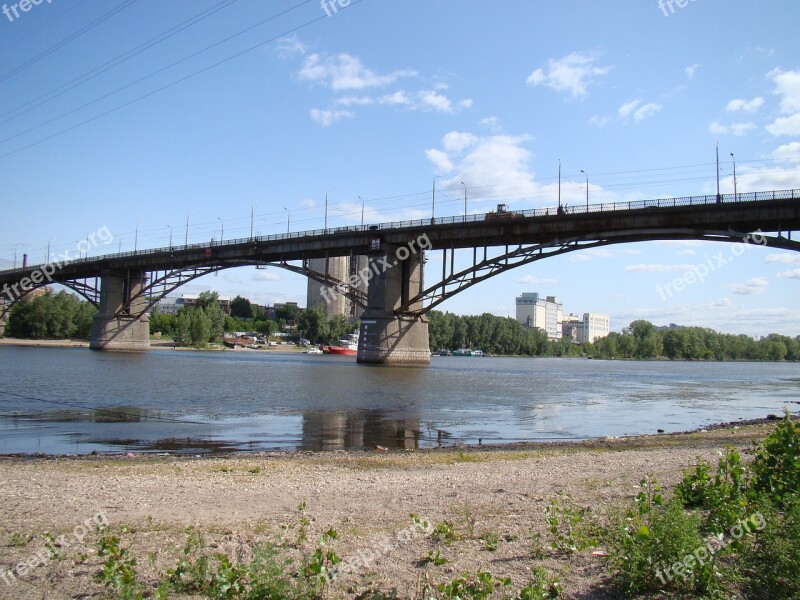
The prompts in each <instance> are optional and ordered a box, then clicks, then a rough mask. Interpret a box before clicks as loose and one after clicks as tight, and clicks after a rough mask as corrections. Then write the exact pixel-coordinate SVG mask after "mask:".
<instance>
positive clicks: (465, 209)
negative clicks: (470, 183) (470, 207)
mask: <svg viewBox="0 0 800 600" xmlns="http://www.w3.org/2000/svg"><path fill="white" fill-rule="evenodd" d="M461 185H463V186H464V220H465V221H466V220H467V184H466V183H464V182H463V181H462V182H461Z"/></svg>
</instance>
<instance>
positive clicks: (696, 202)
mask: <svg viewBox="0 0 800 600" xmlns="http://www.w3.org/2000/svg"><path fill="white" fill-rule="evenodd" d="M792 198H800V190H798V189H791V190H772V191H765V192H746V193H740V194H720V195H719V196H717V195H716V194H711V195H706V196H683V197H675V198H656V199H651V200H634V201H631V202H603V203H599V204H589V205H586V204H575V205H571V206H569V205H566V204H564V205H562V206H561V207H548V208H535V209H529V210H521V211H509V212H508V213H500V214H498V213H494V212H488V213H480V214H473V215H461V216H454V217H439V218H436V219H433V218H431V219H416V220H412V221H392V222H389V223H378V224H371V225H353V226H348V227H334V228H328V229H313V230H308V231H296V232H289V233H279V234H273V235H265V236H258V237H253V238H238V239H231V240H225V241H213V240H211V241H209V242H202V243H197V244H187V245H182V246H172V247H166V248H150V249H147V250H137V251H130V252H118V253H114V254H105V255H102V256H93V257H91V258H89V257H86V258H78V259H74V260H69V261H63V262H62V261H51V263H50V264H56V262H57V264H58V266H59V267H62V268H63V267H64V266H66V265H76V264H83V263H87V262H97V261H102V260H112V259H120V258H130V257H146V256H151V255H153V254H164V253H170V252H186V251H192V250H199V251H205V250H206V249H207V248H216V247H225V246H239V245H242V244H247V243H262V242H280V241H286V240H292V239H300V238H307V237H316V236H323V235H336V234H344V233H362V232H365V231H376V230H377V231H380V230H386V229H416V228H425V227H430V226H431V225H458V224H464V223H478V222H484V221H490V222H491V223H495V222H498V221H504V220H511V219H519V218H534V217H544V218H549V217H560V216H564V215H579V214H594V213H609V212H620V211H628V210H644V209H648V208H675V207H679V206H680V207H683V206H705V205H707V204H732V203H745V202H763V201H767V200H790V199H792ZM43 266H44V264H42V265H32V266H28V267H25V268H24V269H23V268H17V269H6V270H4V271H0V274H3V275H5V274H11V273H14V272H27V271H29V270H35V269H36V268H37V267H43Z"/></svg>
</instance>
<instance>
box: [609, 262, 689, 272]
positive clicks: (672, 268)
mask: <svg viewBox="0 0 800 600" xmlns="http://www.w3.org/2000/svg"><path fill="white" fill-rule="evenodd" d="M694 268H695V267H694V265H665V264H646V263H641V264H638V265H628V266H627V267H625V272H626V273H675V272H677V271H692V270H693V269H694Z"/></svg>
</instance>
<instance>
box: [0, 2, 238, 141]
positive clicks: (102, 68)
mask: <svg viewBox="0 0 800 600" xmlns="http://www.w3.org/2000/svg"><path fill="white" fill-rule="evenodd" d="M237 1H238V0H224V1H223V2H220V3H219V4H217V5H215V6H212V7H211V8H209V9H207V10H205V11H203V12H201V13H199V14H197V15H195V16H193V17H191V18H190V19H187V20H186V21H183V22H182V23H179V24H178V25H175V26H174V27H172V28H170V29H168V30H166V31H164V32H162V33H160V34H158V35H157V36H155V37H153V38H150V39H149V40H147V41H146V42H143V43H141V44H139V45H138V46H136V47H134V48H132V49H130V50H128V51H127V52H124V53H123V54H120V55H119V56H117V57H115V58H112V59H111V60H109V61H106V62H105V63H103V64H102V65H99V66H97V67H95V68H94V69H91V70H89V71H87V72H86V73H83V74H82V75H79V76H78V77H75V78H73V79H71V80H70V81H67V82H66V83H62V84H61V85H60V86H58V87H56V88H54V89H52V90H50V91H48V92H46V93H44V94H42V95H40V96H38V97H36V98H33V99H32V100H29V101H27V102H25V103H23V104H20V105H19V106H17V107H15V108H13V109H11V110H9V111H8V112H5V113H3V114H2V115H0V117H6V116H8V115H10V114H12V113H14V112H17V111H20V112H18V113H17V114H16V115H14V116H12V117H9V118H8V119H6V120H5V121H2V122H0V125H4V124H5V123H8V122H9V121H12V120H14V119H16V118H17V117H20V116H22V115H24V114H25V113H28V112H30V111H32V110H34V109H36V108H38V107H40V106H42V105H44V104H47V103H48V102H50V101H51V100H54V99H55V98H58V97H59V96H62V95H64V94H66V93H67V92H69V91H72V90H74V89H75V88H77V87H80V86H82V85H83V84H84V83H86V82H87V81H91V80H92V79H94V78H95V77H98V76H100V75H102V74H103V73H105V72H106V71H109V70H111V69H113V68H114V67H116V66H118V65H121V64H122V63H124V62H126V61H128V60H130V59H131V58H133V57H135V56H138V55H139V54H141V53H142V52H144V51H145V50H149V49H150V48H152V47H154V46H157V45H158V44H160V43H161V42H163V41H165V40H167V39H169V38H171V37H173V36H174V35H177V34H178V33H180V32H181V31H183V30H185V29H188V28H189V27H192V26H193V25H196V24H197V23H199V22H201V21H203V20H204V19H207V18H208V17H210V16H212V15H213V14H215V13H217V12H219V11H221V10H223V9H225V8H227V7H229V6H230V5H231V4H233V3H235V2H237ZM72 84H74V85H72ZM51 94H52V95H51ZM47 96H50V97H49V98H47V99H46V100H43V98H45V97H47ZM39 100H42V101H41V102H39ZM31 103H36V104H32V105H31V106H28V105H29V104H31ZM23 108H24V109H25V110H20V109H23Z"/></svg>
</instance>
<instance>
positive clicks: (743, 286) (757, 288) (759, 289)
mask: <svg viewBox="0 0 800 600" xmlns="http://www.w3.org/2000/svg"><path fill="white" fill-rule="evenodd" d="M767 285H769V281H767V280H766V279H765V278H764V277H756V278H755V279H749V280H748V281H745V282H744V283H735V284H732V285H729V286H728V287H729V288H731V290H732V291H733V293H734V294H737V295H739V296H754V295H758V294H763V293H764V292H765V291H766V289H767Z"/></svg>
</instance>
